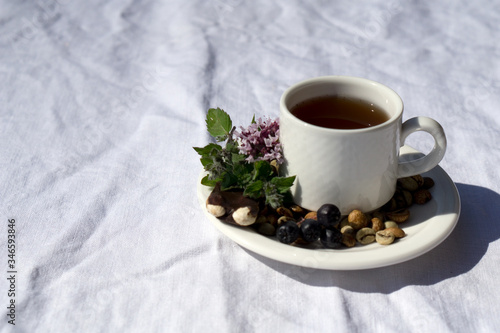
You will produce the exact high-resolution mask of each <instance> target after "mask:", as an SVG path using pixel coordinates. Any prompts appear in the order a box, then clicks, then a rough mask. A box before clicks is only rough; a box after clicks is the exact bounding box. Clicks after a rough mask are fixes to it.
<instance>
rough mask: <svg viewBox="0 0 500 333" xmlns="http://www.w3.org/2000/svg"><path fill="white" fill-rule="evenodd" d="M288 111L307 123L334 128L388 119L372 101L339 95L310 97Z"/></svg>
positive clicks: (350, 126) (372, 124) (370, 123)
mask: <svg viewBox="0 0 500 333" xmlns="http://www.w3.org/2000/svg"><path fill="white" fill-rule="evenodd" d="M290 111H291V112H292V114H293V115H295V116H296V117H297V118H299V119H301V120H303V121H305V122H307V123H309V124H312V125H316V126H321V127H327V128H335V129H358V128H366V127H371V126H376V125H379V124H382V123H384V122H386V121H387V120H389V116H388V114H387V113H386V112H385V111H384V110H382V109H381V108H380V107H378V106H376V105H374V104H373V103H369V102H365V101H362V100H355V99H350V98H344V97H339V96H322V97H316V98H312V99H309V100H306V101H304V102H301V103H299V104H297V105H295V106H294V107H293V108H291V109H290Z"/></svg>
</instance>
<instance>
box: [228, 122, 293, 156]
mask: <svg viewBox="0 0 500 333" xmlns="http://www.w3.org/2000/svg"><path fill="white" fill-rule="evenodd" d="M240 129H241V132H240V133H238V132H236V133H235V136H236V137H237V139H238V148H239V149H240V154H244V155H247V158H246V160H247V161H248V162H250V163H251V162H255V161H269V162H270V161H272V160H276V161H277V162H278V164H281V163H283V154H282V152H281V144H280V142H279V134H280V125H279V118H277V119H275V120H272V119H265V120H262V119H261V118H259V119H257V122H256V123H253V124H251V125H250V126H248V127H247V128H243V127H240Z"/></svg>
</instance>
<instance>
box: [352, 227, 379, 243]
mask: <svg viewBox="0 0 500 333" xmlns="http://www.w3.org/2000/svg"><path fill="white" fill-rule="evenodd" d="M356 240H357V241H358V242H360V243H361V244H363V245H366V244H370V243H373V242H374V241H375V231H374V230H373V229H372V228H362V229H360V230H358V232H357V233H356Z"/></svg>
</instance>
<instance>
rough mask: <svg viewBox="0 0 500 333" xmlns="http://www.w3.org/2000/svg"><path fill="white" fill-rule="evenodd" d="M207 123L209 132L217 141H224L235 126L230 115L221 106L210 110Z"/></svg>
mask: <svg viewBox="0 0 500 333" xmlns="http://www.w3.org/2000/svg"><path fill="white" fill-rule="evenodd" d="M206 123H207V130H208V132H209V133H210V134H211V135H212V136H213V137H214V138H215V139H216V140H217V141H224V140H225V139H226V138H227V137H228V135H229V132H231V129H232V128H233V123H232V121H231V118H230V117H229V115H228V114H227V113H226V112H224V110H222V109H219V108H217V109H209V110H208V113H207V119H206Z"/></svg>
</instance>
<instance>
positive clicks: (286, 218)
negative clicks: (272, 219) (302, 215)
mask: <svg viewBox="0 0 500 333" xmlns="http://www.w3.org/2000/svg"><path fill="white" fill-rule="evenodd" d="M288 221H295V220H294V219H293V218H292V217H289V216H280V218H279V219H278V221H276V224H277V225H278V226H280V225H282V224H283V223H285V222H288Z"/></svg>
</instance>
